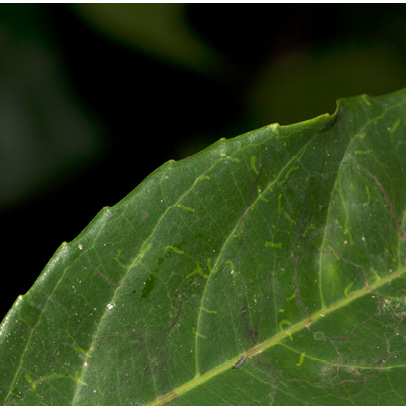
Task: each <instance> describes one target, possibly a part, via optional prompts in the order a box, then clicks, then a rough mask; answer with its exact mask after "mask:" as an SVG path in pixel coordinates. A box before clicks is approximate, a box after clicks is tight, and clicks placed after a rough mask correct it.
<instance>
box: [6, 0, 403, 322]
mask: <svg viewBox="0 0 406 406" xmlns="http://www.w3.org/2000/svg"><path fill="white" fill-rule="evenodd" d="M184 18H185V19H186V22H187V25H188V26H189V28H190V30H191V31H192V32H193V33H195V34H196V35H197V36H199V37H200V38H204V39H205V41H206V42H207V43H208V44H209V45H210V46H211V47H212V48H213V50H215V51H217V53H218V54H220V55H222V56H223V57H224V60H225V61H227V64H225V65H224V71H222V72H220V75H211V74H210V73H208V74H206V75H205V74H202V73H201V72H197V71H194V70H193V69H188V67H186V66H181V64H180V65H179V64H178V65H177V64H173V63H168V62H167V61H165V60H161V59H160V58H157V57H153V56H149V55H148V53H145V52H142V51H137V49H136V48H134V47H132V46H130V45H128V44H127V43H125V41H119V40H117V39H115V38H113V37H112V36H109V35H105V34H103V33H102V32H101V31H100V30H96V29H94V27H93V26H92V25H91V24H88V23H87V22H86V19H85V18H83V16H79V14H78V12H77V10H76V9H75V8H73V7H71V6H69V5H0V50H3V54H1V52H0V58H1V59H0V60H1V65H2V67H1V72H0V117H1V115H2V112H1V110H2V109H3V107H4V106H3V104H2V103H3V102H4V103H5V106H7V98H6V100H4V99H2V98H1V94H2V92H3V88H4V87H6V88H7V85H8V84H9V82H10V80H9V79H8V78H9V77H11V76H10V72H11V71H12V72H14V71H15V69H14V68H10V72H9V76H7V75H5V76H4V75H3V77H4V79H3V80H1V75H2V72H3V73H4V70H5V69H6V68H7V66H8V65H7V64H9V61H10V58H11V57H10V55H9V54H8V50H9V49H10V48H7V47H5V46H3V47H2V42H4V43H6V42H7V41H9V42H8V43H10V41H11V42H12V43H13V44H17V45H16V46H25V47H26V50H27V52H29V51H30V49H33V48H35V41H38V44H37V45H38V47H41V46H43V45H44V44H45V46H46V47H47V49H51V50H55V52H54V53H53V57H54V58H55V64H56V65H55V66H54V65H52V64H53V62H52V63H51V65H52V66H54V68H55V71H53V72H54V73H53V78H52V83H56V85H55V89H56V90H57V91H61V92H62V93H63V94H66V100H65V101H64V102H63V103H66V106H69V108H71V109H73V111H74V113H72V114H73V115H74V117H77V119H78V121H79V122H81V123H82V122H83V124H80V125H82V126H83V128H85V130H84V133H86V134H89V135H88V138H87V140H88V141H86V142H87V144H84V145H85V148H84V149H85V152H86V151H88V152H89V153H88V154H86V153H83V152H81V153H80V154H78V155H75V154H72V156H69V157H67V158H66V159H64V160H62V159H61V158H59V157H58V155H57V154H56V153H53V152H52V151H51V152H50V155H51V156H52V159H53V160H52V162H53V164H52V165H51V164H50V165H49V166H48V167H46V169H44V170H43V175H42V177H41V179H40V180H38V179H36V180H35V181H33V182H31V183H30V182H27V187H26V189H24V190H19V191H18V193H16V194H15V196H14V197H9V196H7V195H6V193H3V194H2V200H1V201H0V216H1V224H2V231H3V237H2V254H3V258H4V259H5V261H4V266H3V267H2V274H3V278H4V280H5V279H7V283H3V285H2V286H3V289H2V291H3V292H2V297H3V298H4V306H3V309H4V310H3V315H4V314H5V313H6V312H7V309H9V308H10V306H11V305H12V303H13V301H14V300H15V299H16V298H17V296H18V295H19V294H24V293H25V292H26V291H27V290H28V289H29V288H30V287H31V285H32V284H33V283H34V281H35V279H36V278H37V277H38V276H39V274H40V272H41V270H42V269H43V268H44V266H45V265H46V263H47V261H48V260H49V259H50V258H51V256H52V254H53V253H54V251H55V250H56V249H57V247H58V246H59V245H60V244H61V243H62V242H63V241H70V240H72V239H74V238H75V237H76V236H77V235H78V234H79V233H80V232H81V231H82V229H83V228H85V226H86V225H87V224H88V223H89V222H90V220H91V219H92V218H93V217H94V216H95V215H96V214H97V212H98V211H99V210H100V209H101V208H102V207H103V206H106V205H114V204H115V203H117V202H118V201H119V200H121V199H122V198H123V197H124V196H125V195H126V194H128V193H129V192H130V191H131V190H132V189H134V188H135V187H136V186H137V185H138V184H139V183H140V182H141V181H142V180H143V179H144V178H145V177H146V176H147V175H148V174H150V173H151V172H152V171H153V170H154V169H156V168H157V167H159V166H160V165H161V164H162V163H164V162H165V161H167V160H168V159H171V158H174V159H181V158H182V157H185V156H187V155H190V154H193V153H196V152H198V151H199V150H200V149H202V148H204V147H206V146H208V145H210V144H211V143H212V142H214V141H216V140H217V139H218V138H220V137H226V138H231V137H233V136H236V135H239V134H241V133H244V132H246V131H249V130H252V129H254V128H256V127H259V126H262V125H266V124H270V123H272V122H274V121H279V122H281V123H282V124H289V123H293V122H296V121H298V120H303V119H306V118H312V115H310V116H306V114H314V115H317V114H322V113H325V112H329V113H333V111H334V101H335V99H336V98H337V97H346V96H353V95H356V94H357V93H359V92H365V93H372V95H376V94H374V93H373V92H377V91H382V92H383V93H388V92H391V91H394V90H397V88H401V87H403V86H404V80H403V78H402V77H401V74H399V75H398V76H396V74H393V73H392V70H391V69H392V68H391V66H390V65H387V64H386V65H385V64H382V66H383V67H381V65H379V63H378V64H377V65H376V66H370V67H369V68H370V69H371V70H375V71H374V72H373V73H374V74H375V76H374V75H372V76H371V79H368V78H367V79H368V80H370V83H369V82H365V83H366V85H365V84H364V83H361V85H360V84H359V80H357V78H352V77H351V74H349V75H348V73H346V74H347V76H348V77H344V78H340V80H341V81H344V82H345V83H348V87H347V88H342V87H340V86H339V89H338V90H337V91H338V92H339V91H340V90H342V91H343V92H345V94H336V93H334V92H331V93H328V88H329V86H328V85H327V86H326V85H325V84H324V83H323V84H322V88H323V91H325V92H327V93H326V94H327V96H326V97H329V98H328V99H326V100H328V102H329V103H330V104H329V105H328V106H326V107H325V109H324V107H318V106H317V107H312V106H311V103H309V99H310V100H311V99H312V97H313V98H314V99H320V97H319V94H320V93H317V91H316V90H315V93H314V95H312V94H308V93H312V91H311V90H310V91H308V90H307V89H313V88H316V87H317V86H316V85H315V84H314V83H313V82H311V81H310V82H309V80H310V79H309V77H308V76H303V77H300V76H299V79H298V80H299V82H300V83H305V84H306V85H307V86H308V87H304V89H305V90H306V92H307V94H306V95H305V96H306V97H308V99H306V100H305V99H303V100H302V99H300V97H301V96H299V97H296V94H295V93H294V91H296V89H297V86H295V88H294V89H293V90H292V89H289V88H288V87H287V86H288V85H286V87H285V88H284V87H280V88H279V91H280V92H281V95H279V94H276V93H273V89H272V85H271V86H270V87H266V85H265V83H267V82H266V80H265V81H263V82H261V81H255V80H254V79H253V78H256V77H258V72H259V71H260V70H262V71H263V72H267V69H268V68H267V67H269V69H270V72H271V73H272V72H273V71H272V69H274V66H276V65H275V63H276V62H277V61H285V60H289V59H286V58H289V57H290V56H292V55H296V54H298V53H299V54H306V53H307V52H309V53H311V54H312V55H313V56H312V58H313V59H312V58H311V59H310V62H309V63H310V65H309V66H310V68H307V69H310V71H313V69H312V65H311V64H312V63H313V62H312V61H315V62H316V63H318V62H317V61H318V59H317V58H322V57H323V55H326V54H328V53H329V52H333V51H334V50H335V49H340V50H341V51H340V52H342V50H344V54H345V52H346V50H347V49H351V50H354V49H355V50H356V51H355V54H356V53H357V50H363V49H367V50H368V52H369V54H368V55H374V52H375V50H376V52H382V50H384V51H385V52H387V55H390V57H391V58H392V59H391V60H393V61H395V63H396V64H397V67H396V69H395V68H394V72H402V68H404V67H406V55H405V51H406V7H405V6H404V5H351V4H350V5H293V4H289V5H284V6H282V5H273V4H269V5H264V4H261V5H243V4H238V5H186V6H185V8H184ZM10 38H11V39H10ZM2 39H3V40H2ZM13 46H14V45H13ZM13 49H14V48H13ZM331 50H333V51H331ZM351 52H354V51H351ZM355 54H354V55H355ZM314 55H316V56H314ZM340 55H341V54H340ZM355 56H357V55H355ZM358 57H359V56H358ZM350 58H352V54H351V55H350ZM34 59H35V56H34ZM383 59H384V60H385V61H387V59H388V58H387V57H386V56H385V55H384V56H382V58H381V59H379V56H377V60H378V61H381V60H383ZM30 60H31V59H30ZM298 60H300V58H299V59H298ZM14 61H17V62H16V63H17V65H18V64H19V62H18V58H17V59H15V60H14ZM24 61H25V59H24V58H23V59H21V62H20V65H24V64H25V62H24ZM293 61H295V60H294V59H293ZM345 63H348V62H347V61H345ZM25 65H26V64H25ZM282 66H283V68H281V70H282V71H284V72H285V71H286V81H287V83H288V84H289V82H292V83H293V81H290V80H289V75H290V74H291V73H290V71H289V69H286V68H285V66H290V65H282ZM292 66H293V67H292V69H296V70H295V71H294V72H295V75H296V74H297V72H299V75H300V72H301V70H300V69H301V68H300V66H298V65H297V64H296V62H292ZM399 66H400V68H399ZM24 68H25V74H27V71H28V72H33V73H32V74H33V75H34V79H33V82H34V83H39V84H38V86H39V90H40V91H42V90H43V88H44V87H46V84H47V79H46V77H45V78H42V79H41V80H42V81H39V82H37V81H36V79H35V64H34V65H33V67H31V66H24ZM315 69H316V68H315ZM379 69H382V71H379ZM220 70H221V69H220ZM337 70H338V72H340V67H337ZM386 70H388V71H386ZM17 71H18V69H17ZM275 72H278V71H277V70H276V71H275ZM361 73H362V72H361ZM315 75H316V77H319V76H320V77H321V76H322V75H321V74H320V75H319V73H318V72H316V73H315ZM337 75H338V76H339V73H338V74H337ZM59 76H60V77H59ZM270 76H271V79H270V80H271V82H269V83H278V82H282V81H283V78H282V77H274V76H272V74H270ZM377 77H378V78H381V79H382V80H376V78H377ZM326 80H327V84H328V83H331V88H332V89H333V88H334V82H335V81H334V80H333V81H331V79H330V77H328V79H326ZM272 81H274V82H272ZM329 81H331V82H329ZM352 81H353V82H354V84H352ZM17 82H18V83H19V86H22V85H21V83H24V82H21V81H18V80H17ZM306 82H308V83H306ZM377 82H378V83H377ZM30 83H31V82H30ZM58 83H61V89H59V88H58V86H59V85H58ZM62 83H65V85H62ZM253 83H256V85H255V86H257V87H258V88H261V87H262V88H263V89H264V94H265V99H263V100H265V101H264V102H263V103H262V102H261V103H262V104H261V106H262V107H258V108H257V107H255V106H256V105H255V103H254V104H252V101H255V102H258V103H260V101H261V100H262V99H261V97H263V96H261V97H260V96H256V93H255V92H252V89H251V88H253V87H254V85H253ZM258 83H259V85H258ZM262 84H263V85H262ZM63 86H67V88H65V87H63ZM292 86H293V84H292ZM357 86H358V87H357ZM359 87H361V89H359ZM11 89H13V87H11ZM275 89H276V88H275ZM280 89H282V90H280ZM12 92H13V90H11V93H12ZM290 92H293V93H290ZM282 93H283V95H285V99H283V97H282ZM23 94H26V93H23ZM30 94H31V93H27V98H28V99H27V103H30V106H31V107H30V109H31V114H33V115H34V116H35V120H36V121H34V122H35V123H37V121H38V120H39V121H40V120H41V119H43V118H44V117H42V115H46V114H49V113H48V110H46V109H41V108H40V107H38V105H37V103H36V100H35V97H34V96H32V98H33V99H32V100H31V99H30V97H31V96H30ZM258 94H259V93H258ZM290 94H292V96H289V95H290ZM323 94H324V93H323ZM267 95H269V98H271V97H273V98H274V99H275V100H274V102H273V103H274V104H272V103H270V104H269V106H270V107H267V106H268V105H267V100H266V98H267V97H268V96H267ZM303 97H304V96H303ZM293 99H294V100H293ZM24 100H25V99H24ZM279 101H280V102H279ZM319 102H320V101H319ZM321 102H322V103H324V99H323V100H322V101H321ZM42 103H44V102H42ZM46 103H49V105H50V106H52V105H54V104H55V103H56V101H55V100H54V99H52V98H51V99H50V100H48V101H47V102H46ZM295 103H296V104H295ZM309 104H310V105H309ZM46 105H48V104H46ZM62 105H63V104H62ZM295 105H297V110H295ZM12 106H14V105H12ZM250 106H251V107H250ZM252 106H254V107H252ZM272 106H278V108H276V107H274V108H272ZM322 106H324V104H322ZM301 108H303V110H300V109H301ZM312 108H313V110H312ZM319 108H322V110H321V111H319V110H317V109H319ZM13 109H14V107H13ZM258 109H259V110H261V111H260V114H259V116H258V115H256V113H258V111H257V110H258ZM323 109H324V110H323ZM4 114H5V113H4ZM59 114H60V115H59V116H58V117H56V118H55V120H54V121H56V124H55V123H54V124H53V125H54V126H56V127H57V128H58V126H59V127H60V128H63V127H66V126H68V125H69V120H68V118H67V119H66V120H65V119H64V112H63V110H62V112H59ZM300 114H302V115H300ZM13 117H14V116H13V115H11V118H10V120H11V121H12V120H17V118H16V119H14V118H13ZM15 117H18V114H16V116H15ZM258 117H259V118H258ZM51 118H52V117H51ZM46 120H47V117H45V118H44V122H45V124H43V125H44V126H46V125H48V124H46V123H47V121H46ZM264 120H265V121H264ZM266 120H267V121H266ZM280 120H282V121H280ZM41 122H42V121H41ZM1 128H3V129H1ZM46 128H47V129H48V130H47V131H50V132H51V134H52V128H53V127H52V126H51V127H49V126H48V127H46ZM49 128H51V130H50V129H49ZM66 128H67V131H70V130H69V127H66ZM0 130H1V131H6V127H0ZM39 133H40V137H42V135H41V134H42V133H41V131H39ZM45 133H46V132H45ZM2 138H5V139H6V138H7V134H6V133H3V134H1V133H0V159H3V158H4V151H3V152H2V151H1V148H2V147H1V146H2V145H3V144H4V143H3V142H2V141H1V139H2ZM25 140H26V138H25ZM41 142H42V148H46V146H47V139H46V137H45V139H44V138H41ZM55 142H56V141H55ZM20 144H21V145H19V148H21V149H22V150H24V149H29V148H32V146H31V143H30V142H26V143H25V142H21V143H20ZM64 145H65V144H64ZM67 145H68V146H69V144H67ZM44 146H45V147H44ZM60 149H61V150H64V148H60ZM28 152H29V151H28ZM22 156H25V155H22ZM2 157H3V158H2ZM13 159H14V158H13ZM14 161H15V160H14ZM4 162H5V160H4ZM58 162H60V164H58ZM15 167H18V168H22V169H24V170H26V171H28V172H30V170H31V168H30V161H29V160H24V159H21V161H18V162H17V165H16V166H13V168H15ZM1 168H3V169H2V170H3V171H4V173H3V174H2V176H3V178H4V179H8V180H10V181H11V183H13V179H14V178H13V176H14V172H13V171H14V170H15V169H7V166H6V165H2V166H1ZM3 178H2V179H3ZM0 187H1V183H0ZM5 189H6V188H4V190H5Z"/></svg>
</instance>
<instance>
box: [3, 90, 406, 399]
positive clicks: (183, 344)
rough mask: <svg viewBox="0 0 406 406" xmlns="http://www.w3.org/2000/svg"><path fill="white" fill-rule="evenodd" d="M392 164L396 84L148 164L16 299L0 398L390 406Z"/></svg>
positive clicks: (404, 112)
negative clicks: (327, 110)
mask: <svg viewBox="0 0 406 406" xmlns="http://www.w3.org/2000/svg"><path fill="white" fill-rule="evenodd" d="M405 166H406V91H400V92H397V93H394V94H391V95H388V96H384V97H380V98H370V97H368V96H361V97H358V98H352V99H347V100H342V101H341V102H340V103H339V107H338V109H337V112H336V113H335V114H334V115H333V116H328V115H324V116H320V117H318V118H316V119H314V120H310V121H306V122H303V123H299V124H295V125H291V126H279V125H277V124H275V125H271V126H267V127H264V128H261V129H259V130H256V131H253V132H250V133H247V134H244V135H242V136H240V137H237V138H235V139H232V140H224V139H223V140H220V141H219V142H217V143H216V144H214V145H213V146H212V147H210V148H208V149H206V150H205V151H203V152H202V153H200V154H198V155H196V156H193V157H190V158H188V159H185V160H182V161H179V162H173V161H171V162H168V163H166V164H165V165H163V166H162V167H161V168H159V169H158V170H156V171H155V172H154V173H152V174H151V175H150V176H149V177H148V178H147V179H146V180H145V181H144V182H143V183H142V184H141V185H140V186H139V187H137V188H136V189H135V190H134V191H133V192H132V193H131V194H130V195H129V196H127V197H126V198H125V199H123V200H122V201H121V202H119V203H118V204H117V205H116V206H114V207H112V208H105V209H103V210H102V211H101V212H100V213H99V215H97V216H96V218H95V219H94V220H93V221H92V222H91V223H90V224H89V226H88V227H87V228H86V229H85V230H84V231H83V232H82V234H80V235H79V236H78V237H77V238H76V239H75V240H74V241H72V242H71V243H69V244H63V245H62V246H61V247H60V248H59V250H58V251H57V252H56V253H55V255H54V256H53V258H52V259H51V260H50V262H49V263H48V265H47V266H46V268H45V270H44V271H43V273H42V274H41V276H40V277H39V278H38V280H37V282H36V283H35V285H34V286H33V287H32V289H31V290H30V291H29V292H28V293H27V294H26V295H24V296H23V297H20V298H19V299H18V300H17V301H16V303H15V304H14V306H13V308H12V309H11V310H10V312H9V313H8V315H7V317H6V318H5V319H4V321H3V324H2V326H1V330H0V362H1V367H0V401H1V402H2V403H3V404H5V405H20V404H26V405H38V404H47V405H48V404H54V405H68V404H69V405H78V406H79V405H80V406H88V405H106V406H107V405H146V404H151V405H158V404H165V403H167V404H171V405H219V404H221V405H244V404H247V405H250V404H260V405H268V404H273V405H325V404H329V405H366V404H368V405H380V404H402V403H404V402H405V399H406V387H405V385H404V373H405V365H406V353H405V337H406V323H405V320H404V318H405V314H406V294H405V292H406V280H405V275H406V266H405V263H406V245H405V241H406V232H405V208H406V193H405V188H404V184H405V179H406V177H405V174H406V168H405ZM242 354H247V355H248V358H247V360H246V361H245V362H244V363H243V364H242V365H241V366H240V367H239V368H236V369H232V368H231V367H232V366H233V365H234V364H235V363H236V362H237V361H238V360H239V359H240V358H241V355H242Z"/></svg>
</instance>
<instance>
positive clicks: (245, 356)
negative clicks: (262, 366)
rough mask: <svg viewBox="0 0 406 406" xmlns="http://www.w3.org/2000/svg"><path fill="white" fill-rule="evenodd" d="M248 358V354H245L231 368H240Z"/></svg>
mask: <svg viewBox="0 0 406 406" xmlns="http://www.w3.org/2000/svg"><path fill="white" fill-rule="evenodd" d="M247 358H248V355H247V354H243V356H242V357H241V358H240V359H239V360H238V361H237V362H236V363H235V365H233V366H232V367H231V368H232V369H237V368H239V367H240V366H241V365H242V364H244V362H245V360H246V359H247Z"/></svg>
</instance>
